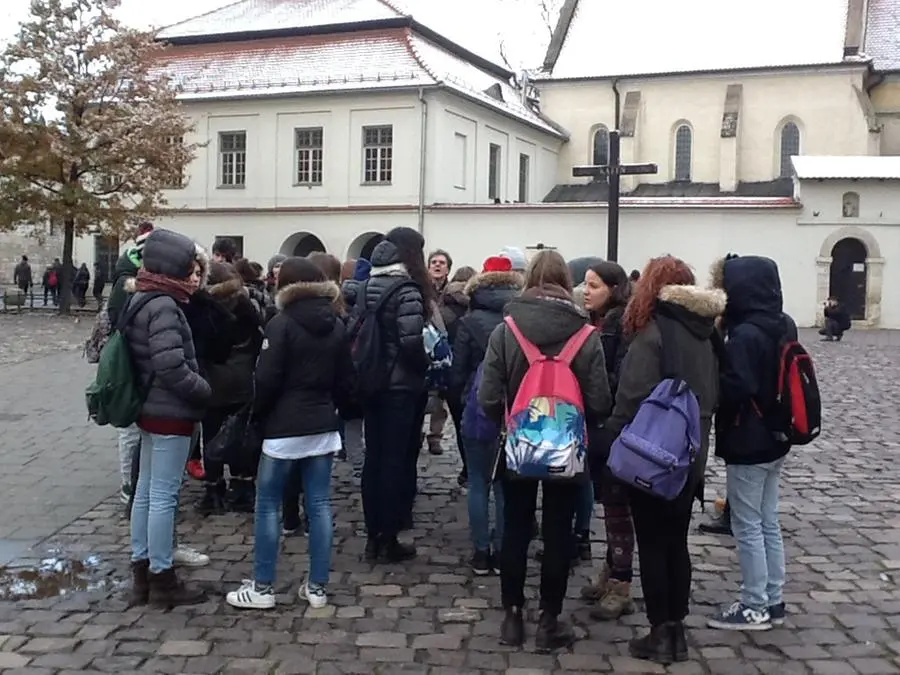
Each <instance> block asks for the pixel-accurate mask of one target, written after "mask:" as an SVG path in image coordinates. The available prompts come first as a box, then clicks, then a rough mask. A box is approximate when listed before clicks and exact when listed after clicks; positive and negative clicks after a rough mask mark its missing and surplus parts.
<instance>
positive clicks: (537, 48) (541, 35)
mask: <svg viewBox="0 0 900 675" xmlns="http://www.w3.org/2000/svg"><path fill="white" fill-rule="evenodd" d="M499 2H500V5H501V7H502V8H503V13H504V14H505V15H507V16H509V17H514V18H515V20H511V21H510V22H509V24H508V25H510V26H516V27H522V26H530V27H533V33H534V38H536V40H537V41H536V42H535V43H532V44H531V45H530V46H529V54H528V55H527V56H524V58H516V57H515V55H514V54H512V53H511V50H510V40H509V39H508V37H509V36H508V34H507V33H506V32H505V31H499V32H498V33H497V41H498V45H499V53H500V59H501V60H502V61H503V65H505V66H506V67H507V68H509V69H510V70H512V71H515V72H518V71H519V70H522V68H523V67H525V68H530V65H531V62H533V61H535V60H536V58H535V56H536V54H540V53H541V52H542V51H543V50H544V49H546V47H547V45H549V44H550V40H551V39H552V37H553V33H554V31H555V30H556V24H557V22H558V21H559V14H560V11H561V10H562V6H563V3H564V2H565V0H499ZM523 13H524V15H523ZM538 58H540V57H538Z"/></svg>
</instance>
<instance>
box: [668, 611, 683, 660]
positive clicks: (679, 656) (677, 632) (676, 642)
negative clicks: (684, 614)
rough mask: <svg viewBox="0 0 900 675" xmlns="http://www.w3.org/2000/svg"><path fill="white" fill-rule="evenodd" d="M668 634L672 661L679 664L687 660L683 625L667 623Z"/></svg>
mask: <svg viewBox="0 0 900 675" xmlns="http://www.w3.org/2000/svg"><path fill="white" fill-rule="evenodd" d="M669 633H670V639H671V643H672V659H673V660H674V661H675V662H677V663H681V662H682V661H687V660H688V646H687V635H686V634H685V632H684V623H682V622H681V621H672V622H670V623H669Z"/></svg>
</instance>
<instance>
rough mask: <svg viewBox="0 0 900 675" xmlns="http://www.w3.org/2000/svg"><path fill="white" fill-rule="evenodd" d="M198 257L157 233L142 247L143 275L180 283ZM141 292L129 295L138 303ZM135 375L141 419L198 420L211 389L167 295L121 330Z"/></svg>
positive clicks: (177, 239) (181, 242)
mask: <svg viewBox="0 0 900 675" xmlns="http://www.w3.org/2000/svg"><path fill="white" fill-rule="evenodd" d="M200 253H201V251H200V249H199V247H197V246H196V245H195V244H194V242H193V241H191V240H190V239H188V238H187V237H185V236H183V235H180V234H177V233H175V232H170V231H168V230H162V229H157V230H154V231H153V233H152V234H151V235H150V236H149V237H148V238H147V242H146V244H145V245H144V267H145V268H146V269H147V271H148V272H155V273H157V274H164V275H166V276H171V277H174V278H179V279H184V278H187V276H188V275H189V274H190V271H191V269H193V265H194V259H195V257H196V256H197V255H199V254H200ZM143 295H144V293H142V292H137V293H135V294H134V298H133V300H132V301H133V302H134V301H139V300H140V299H141V297H142V296H143ZM125 338H126V340H127V341H128V345H129V347H130V348H131V354H132V358H133V360H134V365H135V368H136V369H137V372H138V376H139V378H140V381H141V383H142V384H143V385H144V386H148V385H149V390H148V393H147V398H146V400H145V401H144V406H143V408H142V409H141V416H142V417H146V418H154V419H159V420H181V421H192V422H195V421H199V420H200V419H201V418H202V417H203V415H204V413H205V411H206V407H207V404H208V402H209V397H210V394H211V389H210V386H209V384H208V383H207V382H206V380H204V379H203V378H202V377H201V376H200V367H199V365H198V363H197V356H196V353H195V351H194V340H193V337H192V334H191V329H190V326H189V325H188V322H187V319H186V318H185V315H184V312H183V311H182V306H181V305H180V304H179V303H178V302H176V301H175V299H174V298H173V297H172V296H170V295H162V296H159V297H155V298H153V299H152V300H150V301H149V302H148V303H147V304H146V305H144V306H143V307H142V308H141V309H140V311H138V313H137V314H136V315H135V316H134V318H133V319H132V321H131V322H130V323H129V324H128V326H127V327H126V329H125Z"/></svg>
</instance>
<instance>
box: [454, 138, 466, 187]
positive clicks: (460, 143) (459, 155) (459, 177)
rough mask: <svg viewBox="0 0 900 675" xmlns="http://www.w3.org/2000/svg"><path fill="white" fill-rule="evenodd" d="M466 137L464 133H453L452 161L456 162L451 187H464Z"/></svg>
mask: <svg viewBox="0 0 900 675" xmlns="http://www.w3.org/2000/svg"><path fill="white" fill-rule="evenodd" d="M467 145H468V139H467V138H466V136H465V134H454V135H453V152H454V155H455V156H454V158H453V160H454V162H455V163H456V172H455V173H456V176H455V177H454V178H453V187H456V188H459V189H460V190H465V189H466V166H467V164H468V161H467V160H468V158H467V155H468V154H469V153H468V148H467V147H466V146H467Z"/></svg>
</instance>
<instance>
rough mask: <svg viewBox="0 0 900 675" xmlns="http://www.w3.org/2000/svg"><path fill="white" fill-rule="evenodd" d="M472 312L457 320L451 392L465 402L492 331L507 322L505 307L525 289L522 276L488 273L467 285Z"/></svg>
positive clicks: (511, 273) (471, 280) (477, 276)
mask: <svg viewBox="0 0 900 675" xmlns="http://www.w3.org/2000/svg"><path fill="white" fill-rule="evenodd" d="M465 292H466V295H467V296H468V297H469V313H468V314H466V315H465V316H464V317H462V318H461V319H460V320H459V321H457V322H456V325H457V327H456V339H455V340H454V342H453V366H452V369H451V371H450V394H451V395H453V396H458V397H459V398H460V399H461V400H463V401H465V399H466V396H468V392H469V388H470V387H471V386H472V380H473V378H474V377H475V371H476V370H478V365H479V364H480V363H481V362H482V360H483V359H484V353H485V351H486V350H487V343H488V340H489V339H490V337H491V333H492V332H493V331H494V329H495V328H496V327H497V325H498V324H500V322H502V321H503V309H504V308H505V307H506V305H507V303H509V301H510V300H512V299H513V298H515V297H516V296H518V295H519V293H521V292H522V275H521V274H518V273H516V272H484V273H482V274H478V275H476V276H474V277H472V279H470V280H469V283H468V284H466V288H465Z"/></svg>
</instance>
